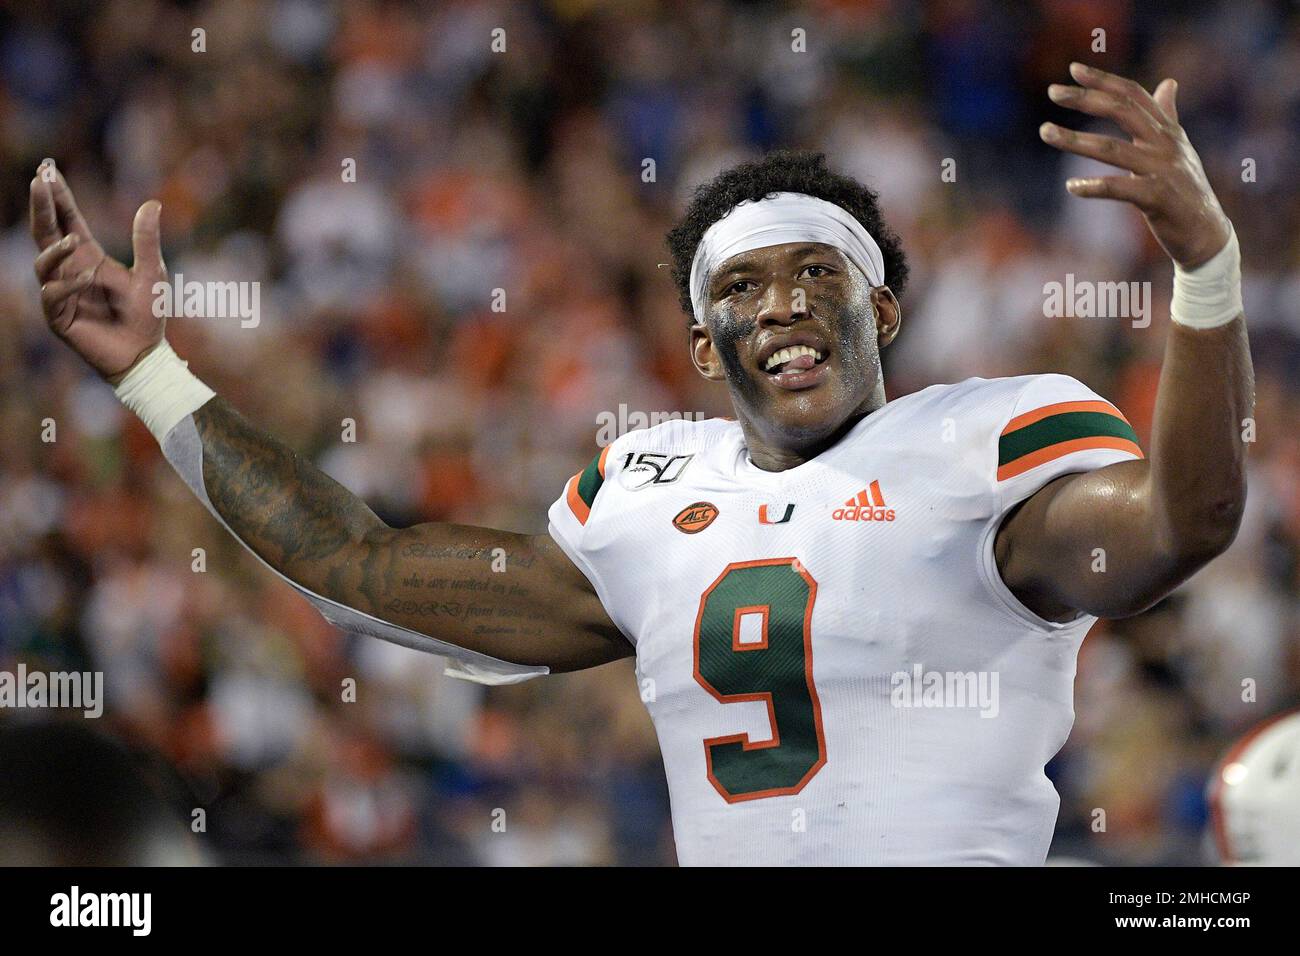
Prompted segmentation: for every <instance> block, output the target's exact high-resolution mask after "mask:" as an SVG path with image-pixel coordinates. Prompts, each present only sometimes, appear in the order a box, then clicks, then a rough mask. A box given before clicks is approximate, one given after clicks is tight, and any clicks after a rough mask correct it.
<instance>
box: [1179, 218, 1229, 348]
mask: <svg viewBox="0 0 1300 956" xmlns="http://www.w3.org/2000/svg"><path fill="white" fill-rule="evenodd" d="M1241 313H1242V307H1241V247H1240V246H1239V245H1238V244H1237V230H1235V229H1233V228H1232V225H1231V223H1229V225H1228V244H1227V245H1225V246H1224V247H1223V248H1222V249H1220V250H1219V251H1218V252H1217V253H1215V254H1214V258H1212V259H1210V260H1209V261H1208V262H1203V263H1201V264H1200V265H1199V266H1197V267H1196V268H1195V269H1184V268H1183V267H1182V266H1180V265H1179V264H1178V263H1176V262H1175V263H1174V297H1173V300H1172V301H1171V302H1170V303H1169V314H1170V316H1171V317H1172V318H1173V320H1174V321H1175V322H1177V323H1178V324H1179V325H1187V326H1191V327H1192V328H1194V329H1212V328H1214V327H1215V326H1218V325H1227V324H1228V323H1229V322H1231V321H1232V320H1233V319H1235V318H1236V317H1237V316H1239V315H1241Z"/></svg>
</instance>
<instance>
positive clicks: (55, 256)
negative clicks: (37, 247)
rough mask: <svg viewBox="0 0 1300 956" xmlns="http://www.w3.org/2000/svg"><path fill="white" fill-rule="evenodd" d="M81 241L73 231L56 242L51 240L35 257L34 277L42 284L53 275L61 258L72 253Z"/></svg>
mask: <svg viewBox="0 0 1300 956" xmlns="http://www.w3.org/2000/svg"><path fill="white" fill-rule="evenodd" d="M80 243H81V238H80V237H79V236H78V235H77V234H76V233H73V234H72V235H68V236H64V237H63V238H62V239H60V240H59V241H58V242H52V243H50V244H49V245H48V246H46V247H45V249H44V250H43V251H42V252H41V253H40V254H39V255H38V256H37V257H36V278H37V280H38V281H40V282H41V283H42V284H44V283H46V282H48V281H49V280H50V279H52V278H53V277H54V274H55V272H57V271H58V268H59V266H60V265H61V264H62V263H63V260H64V259H66V258H68V256H70V255H72V253H73V252H74V251H76V248H77V246H78V245H80Z"/></svg>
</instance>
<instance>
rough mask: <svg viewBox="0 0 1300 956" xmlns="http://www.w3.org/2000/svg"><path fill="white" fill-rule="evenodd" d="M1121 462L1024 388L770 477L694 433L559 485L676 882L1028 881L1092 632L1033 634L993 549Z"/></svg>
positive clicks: (1110, 433) (1080, 423) (556, 513)
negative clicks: (986, 874) (936, 868)
mask: <svg viewBox="0 0 1300 956" xmlns="http://www.w3.org/2000/svg"><path fill="white" fill-rule="evenodd" d="M1136 441H1137V438H1136V435H1135V434H1134V433H1133V429H1132V428H1131V427H1130V426H1129V424H1128V422H1127V421H1126V420H1125V419H1124V417H1123V415H1121V414H1120V412H1119V411H1118V410H1117V409H1116V408H1115V407H1114V406H1113V405H1111V404H1110V403H1108V402H1106V401H1104V400H1102V399H1101V398H1099V397H1098V396H1097V395H1096V394H1095V393H1094V392H1092V391H1090V390H1089V389H1088V388H1086V387H1085V386H1083V385H1081V384H1080V383H1079V382H1077V381H1075V380H1074V379H1072V378H1069V377H1067V376H1064V375H1031V376H1022V377H1019V378H1006V379H994V380H985V379H970V380H968V381H965V382H962V383H960V384H957V385H936V386H934V387H932V388H927V389H925V390H923V391H921V392H917V393H915V394H913V395H908V396H906V397H904V398H900V399H897V400H896V401H892V402H889V403H888V404H886V405H885V406H884V407H883V408H881V409H879V410H878V411H876V412H873V413H872V414H870V415H867V416H866V417H864V418H863V419H862V420H861V421H859V422H857V423H856V424H855V425H854V426H853V428H852V429H851V430H850V431H849V432H847V433H846V434H845V436H844V437H843V438H842V439H841V440H840V441H839V442H837V443H836V444H835V445H834V446H833V447H831V448H829V449H828V450H826V451H825V452H823V453H822V454H820V455H818V456H817V457H816V458H814V459H812V460H811V461H808V462H805V463H804V464H802V465H799V466H798V467H795V468H791V469H789V470H787V471H781V472H769V471H763V470H762V469H760V468H758V467H756V466H755V465H754V464H753V463H752V462H751V461H750V460H749V456H748V453H747V448H746V445H745V440H744V436H743V434H742V432H741V429H740V426H739V424H737V423H736V422H734V421H730V420H726V419H712V420H709V421H703V422H692V421H670V422H666V423H664V424H661V425H657V426H655V427H653V428H650V429H647V430H643V431H634V432H629V433H627V434H625V435H623V436H621V437H620V438H618V439H617V440H616V441H614V442H613V443H612V444H611V445H610V446H609V447H608V448H606V449H605V451H604V452H603V453H602V454H601V455H600V456H599V457H598V458H597V459H596V460H595V461H593V462H592V463H591V465H590V466H588V468H587V469H586V470H585V471H583V472H581V473H580V474H578V475H576V476H574V478H573V479H572V480H571V481H570V482H569V484H568V486H567V487H566V489H565V492H564V494H563V495H562V496H561V497H560V499H559V500H558V501H557V502H556V503H555V504H554V505H553V506H552V508H551V511H550V532H551V535H552V536H553V537H554V538H555V539H556V541H558V542H559V543H560V545H561V546H562V547H563V548H564V550H565V551H566V553H568V555H569V556H570V557H571V558H572V559H573V561H574V562H575V563H576V564H577V565H578V567H579V568H581V569H582V571H583V572H584V573H585V574H586V575H587V577H588V578H589V579H590V581H591V583H592V585H593V586H594V587H595V589H596V593H597V594H598V595H599V596H600V599H601V601H602V603H603V604H604V607H605V609H606V611H607V612H608V613H609V616H610V618H611V619H612V620H613V621H614V622H615V623H616V624H617V625H618V626H619V628H620V629H621V630H622V632H623V633H624V634H625V635H626V636H627V638H628V640H629V641H631V642H632V643H633V644H634V645H635V646H636V670H637V678H638V681H639V684H640V690H641V697H642V699H643V700H644V701H645V702H646V706H647V708H648V709H649V712H650V716H651V718H652V719H653V721H654V725H655V730H656V733H657V734H658V737H659V744H660V748H661V750H662V752H663V758H664V765H665V768H666V771H667V777H668V786H669V791H670V795H671V799H672V815H673V829H674V834H675V837H676V842H677V855H678V859H679V861H680V862H681V863H682V864H683V865H701V864H703V865H710V864H739V865H763V866H770V865H787V864H820V865H834V864H918V865H926V864H937V865H945V864H1033V865H1037V864H1041V863H1042V862H1043V861H1044V859H1045V858H1046V855H1047V850H1048V846H1049V844H1050V842H1051V837H1052V831H1053V827H1054V825H1055V821H1056V814H1057V809H1058V806H1059V802H1060V801H1059V797H1058V796H1057V793H1056V790H1055V788H1054V787H1053V786H1052V784H1051V782H1050V781H1049V780H1048V779H1047V776H1046V775H1045V773H1044V765H1045V764H1046V763H1047V762H1048V760H1050V759H1051V757H1052V756H1053V755H1054V754H1055V753H1056V752H1057V751H1058V750H1059V749H1060V748H1061V746H1062V744H1063V743H1064V742H1065V739H1066V737H1067V735H1068V734H1069V731H1070V727H1071V725H1072V724H1073V722H1074V706H1073V680H1074V673H1075V657H1076V654H1077V652H1078V649H1079V644H1080V643H1081V641H1082V640H1083V636H1084V634H1085V633H1086V632H1087V631H1088V629H1089V627H1091V626H1092V624H1093V622H1094V621H1095V620H1096V619H1095V618H1094V617H1091V616H1086V615H1085V616H1080V617H1078V618H1076V619H1074V620H1073V621H1070V622H1068V623H1063V624H1058V623H1052V622H1049V621H1046V620H1043V619H1041V618H1039V617H1038V616H1037V615H1035V614H1033V613H1032V612H1031V611H1029V610H1028V609H1027V608H1026V607H1024V606H1023V605H1022V604H1021V603H1020V602H1019V601H1017V600H1016V598H1015V597H1014V596H1013V595H1012V594H1011V592H1010V591H1009V590H1008V588H1007V587H1006V585H1005V584H1004V583H1003V582H1002V580H1001V578H1000V577H999V574H998V570H997V566H996V562H995V560H994V556H993V539H994V536H995V533H996V531H997V529H998V526H999V524H1000V523H1001V521H1002V519H1003V517H1004V516H1005V515H1006V514H1007V512H1008V511H1009V510H1010V509H1011V508H1013V507H1014V506H1015V505H1016V504H1017V503H1019V502H1021V501H1023V500H1024V499H1025V498H1027V497H1029V496H1030V495H1032V494H1033V493H1034V492H1035V491H1037V490H1038V489H1039V488H1041V487H1042V486H1043V485H1044V484H1046V483H1047V482H1048V481H1051V480H1052V479H1053V478H1056V477H1059V476H1060V475H1063V474H1068V473H1071V472H1082V471H1089V470H1091V469H1094V468H1100V467H1102V466H1104V465H1109V464H1112V463H1114V462H1118V461H1124V460H1127V459H1132V458H1140V457H1142V451H1141V449H1140V448H1139V447H1138V446H1137V444H1136Z"/></svg>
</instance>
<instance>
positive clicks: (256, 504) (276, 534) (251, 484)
mask: <svg viewBox="0 0 1300 956" xmlns="http://www.w3.org/2000/svg"><path fill="white" fill-rule="evenodd" d="M194 423H195V425H196V426H197V428H198V432H199V438H200V440H201V441H202V443H203V484H204V486H205V488H206V489H207V492H208V498H209V499H210V500H211V501H212V505H213V507H214V508H216V509H217V513H218V514H220V515H221V517H222V518H224V519H225V520H226V523H227V524H229V525H230V527H231V528H232V529H233V530H234V532H235V533H236V534H237V535H239V537H240V538H241V539H242V540H243V541H244V542H245V543H247V544H248V545H249V547H251V548H252V549H253V550H254V551H256V552H257V553H258V554H259V555H260V556H261V557H262V558H263V559H265V560H266V561H267V562H268V563H270V564H271V565H272V566H273V567H275V568H278V569H279V570H280V571H282V572H283V573H285V574H288V575H289V576H290V577H292V578H294V579H295V580H298V581H299V582H300V583H303V584H304V585H306V583H307V581H308V580H311V581H315V580H317V579H318V578H319V577H320V576H321V575H323V574H328V573H329V571H330V568H329V567H327V566H324V562H326V561H327V559H329V558H333V557H335V556H337V555H338V554H339V553H340V552H341V551H342V550H344V549H345V548H347V547H349V546H352V545H355V543H356V542H358V541H359V540H361V538H362V537H363V536H364V535H365V534H366V533H367V532H369V531H373V530H375V529H376V528H379V527H381V526H382V524H383V523H382V522H381V521H380V520H379V518H378V517H376V516H375V513H374V512H373V511H371V510H370V509H369V508H368V507H366V505H365V503H364V502H362V501H361V499H359V498H357V497H356V496H355V495H354V494H352V493H351V492H350V491H348V490H347V489H346V488H344V487H343V486H342V485H340V484H339V483H338V482H336V481H334V479H332V478H330V477H329V476H328V475H326V474H324V473H322V472H321V471H320V470H319V469H317V468H316V467H315V466H314V465H313V464H312V463H311V462H309V461H307V460H305V459H304V458H302V457H301V456H300V455H298V454H297V453H296V452H294V451H292V450H291V449H289V448H286V447H285V446H284V445H282V444H280V442H278V441H276V440H275V439H274V438H271V437H270V436H269V435H266V434H264V433H263V432H261V431H258V430H257V429H256V428H254V427H253V426H252V425H250V424H249V423H248V422H247V421H245V419H244V418H243V416H241V415H240V414H239V413H238V412H236V411H235V410H234V409H233V408H231V407H230V405H228V404H227V403H226V402H225V401H223V400H222V399H221V398H215V399H213V400H212V401H210V402H208V403H207V404H206V405H204V406H203V407H202V408H200V409H199V410H198V411H197V412H196V413H195V415H194ZM299 576H301V577H299Z"/></svg>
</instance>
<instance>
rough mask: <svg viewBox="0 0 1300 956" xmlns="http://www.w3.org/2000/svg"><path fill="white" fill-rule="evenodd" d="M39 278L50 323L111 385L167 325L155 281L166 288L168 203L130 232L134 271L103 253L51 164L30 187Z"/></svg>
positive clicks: (154, 204) (140, 215)
mask: <svg viewBox="0 0 1300 956" xmlns="http://www.w3.org/2000/svg"><path fill="white" fill-rule="evenodd" d="M30 210H31V228H32V238H33V239H35V240H36V245H37V247H38V248H39V249H40V252H39V253H38V254H37V256H36V278H37V280H38V281H39V282H40V283H41V308H42V309H43V310H44V312H45V321H46V323H47V324H48V325H49V327H50V329H51V330H52V331H53V332H54V334H55V335H57V336H58V337H59V338H61V339H63V341H64V342H66V343H67V344H68V345H69V346H70V347H71V348H72V350H73V351H75V352H76V353H77V354H78V355H80V356H81V357H82V358H83V359H85V360H86V362H87V363H89V365H90V366H91V367H92V368H93V369H95V371H97V372H98V373H99V374H100V375H102V376H103V377H104V378H106V379H108V380H109V381H110V382H114V383H115V382H117V381H120V379H121V377H122V376H123V375H124V374H125V373H126V372H127V370H128V369H130V368H131V366H132V365H134V364H135V363H136V361H137V360H138V359H139V358H140V357H141V356H143V355H144V354H145V353H146V352H148V351H149V350H151V349H152V348H153V347H154V346H155V345H157V344H158V343H159V342H161V341H162V338H163V326H164V322H165V319H164V318H160V317H158V316H155V315H154V309H153V304H154V300H155V298H156V297H155V295H154V292H153V286H154V283H156V282H165V281H166V279H167V267H166V266H165V265H164V264H163V258H162V240H161V234H160V231H159V218H160V216H161V214H162V203H160V202H158V201H157V200H155V199H151V200H149V201H148V202H146V203H145V204H144V205H143V206H141V207H140V208H139V210H138V211H137V212H136V214H135V222H134V224H133V225H132V228H131V247H132V254H133V258H134V260H135V261H134V263H133V265H132V266H131V268H130V269H128V268H127V267H126V266H124V265H122V263H120V262H118V261H117V260H116V259H113V258H110V257H109V256H108V254H107V253H105V252H104V248H103V246H101V245H100V244H99V243H98V242H97V241H96V240H95V237H94V235H92V234H91V231H90V227H89V226H87V225H86V220H85V219H84V218H83V217H82V215H81V212H80V210H78V209H77V203H76V200H75V199H74V198H73V196H72V190H71V189H69V188H68V184H67V182H66V181H65V180H64V178H63V174H62V173H60V172H59V171H58V170H57V169H55V168H54V166H53V164H49V163H47V164H44V165H42V166H41V168H40V169H38V170H37V175H36V178H35V179H33V180H32V183H31V204H30Z"/></svg>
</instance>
